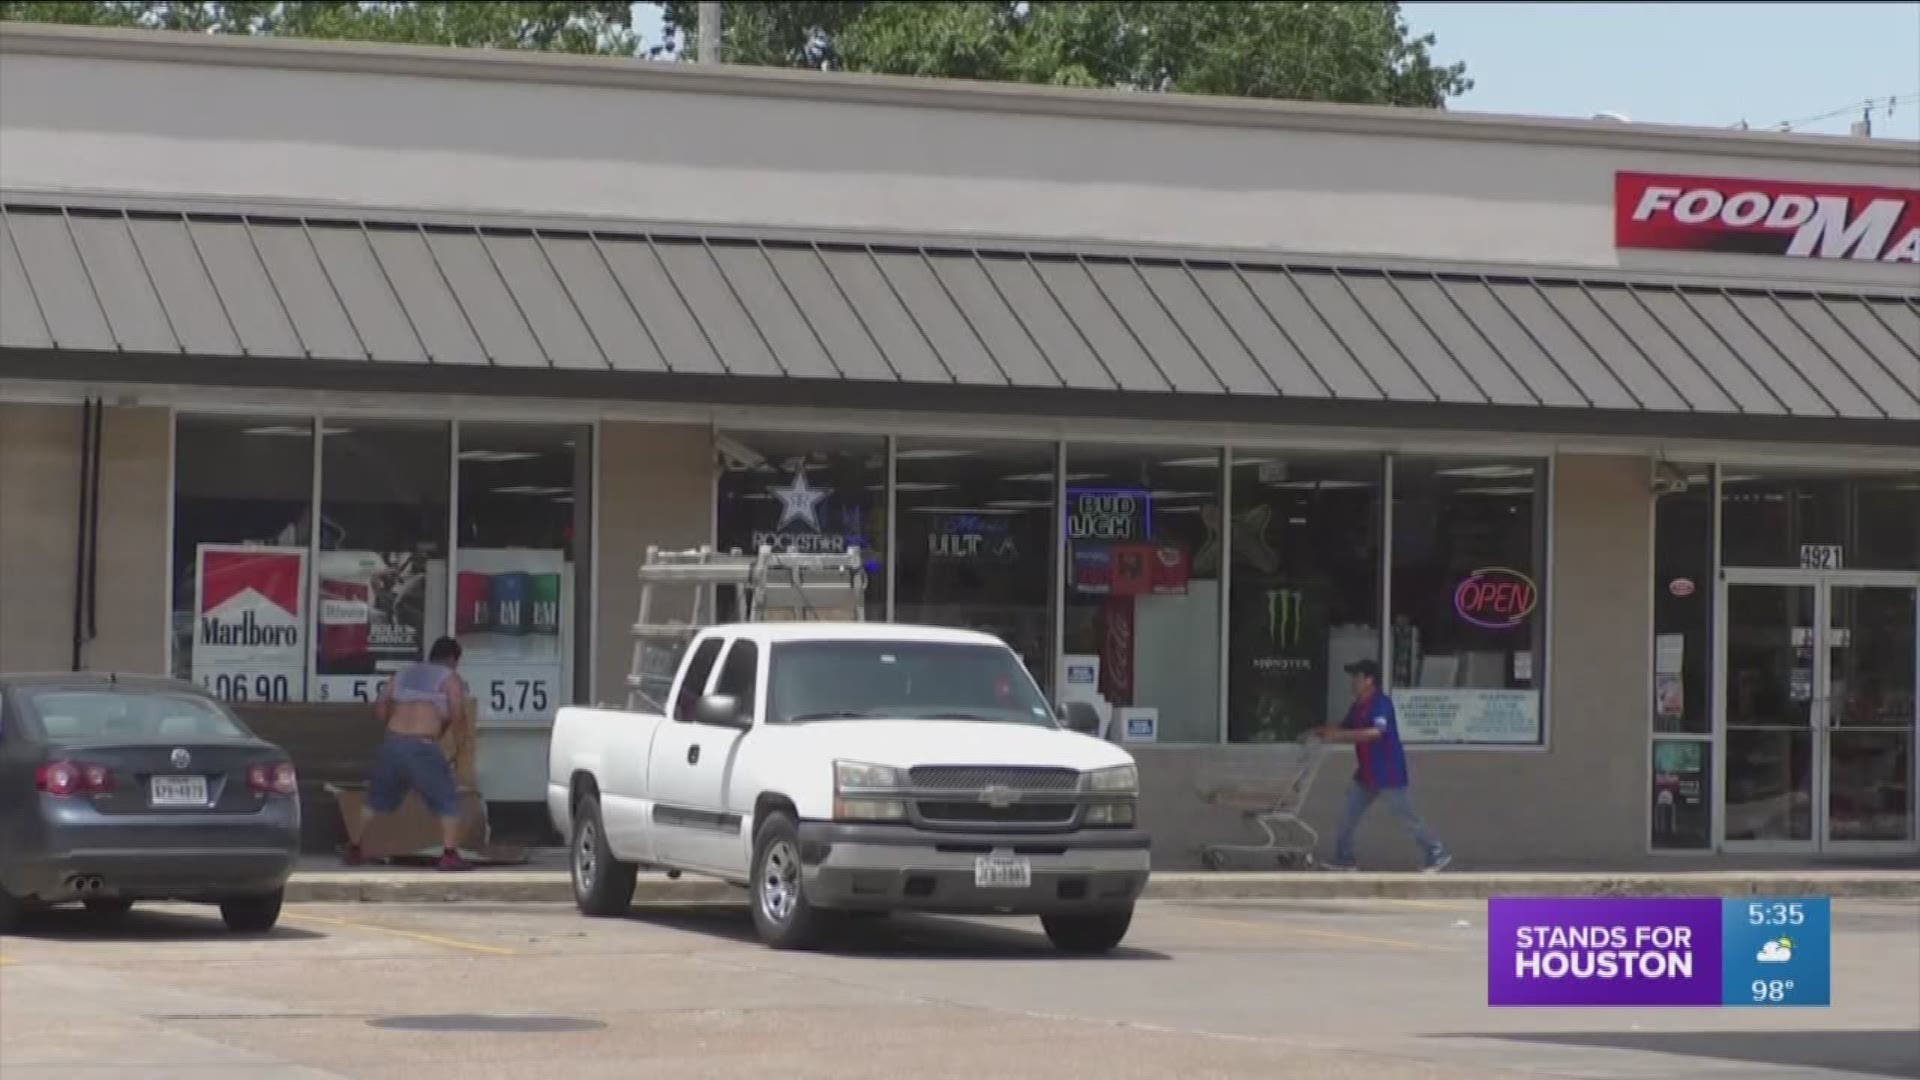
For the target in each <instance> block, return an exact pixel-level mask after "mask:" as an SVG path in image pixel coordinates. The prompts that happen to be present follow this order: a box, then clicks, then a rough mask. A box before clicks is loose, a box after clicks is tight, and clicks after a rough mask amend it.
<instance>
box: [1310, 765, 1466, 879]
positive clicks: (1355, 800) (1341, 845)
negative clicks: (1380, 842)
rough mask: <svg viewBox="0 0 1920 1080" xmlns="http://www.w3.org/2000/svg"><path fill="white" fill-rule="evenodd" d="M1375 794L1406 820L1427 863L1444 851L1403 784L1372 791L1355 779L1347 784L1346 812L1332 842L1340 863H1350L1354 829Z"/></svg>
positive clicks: (1358, 825)
mask: <svg viewBox="0 0 1920 1080" xmlns="http://www.w3.org/2000/svg"><path fill="white" fill-rule="evenodd" d="M1377 798H1384V799H1386V801H1387V809H1388V810H1391V811H1392V812H1393V815H1394V816H1395V817H1397V818H1399V819H1400V820H1401V821H1402V822H1403V823H1405V824H1406V826H1407V828H1408V830H1409V831H1410V832H1412V833H1413V840H1414V843H1416V844H1419V845H1420V853H1421V854H1422V855H1423V856H1425V857H1426V860H1427V862H1428V863H1429V864H1431V863H1433V862H1434V861H1435V860H1437V859H1438V858H1439V857H1440V856H1441V855H1442V854H1443V853H1444V852H1445V851H1446V847H1445V845H1443V844H1441V843H1440V838H1439V837H1437V836H1435V835H1433V834H1432V833H1431V832H1429V831H1427V826H1426V823H1424V822H1422V821H1421V820H1420V815H1419V814H1416V813H1414V810H1413V800H1412V799H1411V798H1409V797H1408V795H1407V789H1406V788H1403V787H1398V788H1382V789H1380V790H1379V791H1374V790H1372V789H1370V788H1368V787H1367V786H1366V785H1364V784H1361V783H1360V782H1359V781H1353V782H1351V783H1350V784H1349V785H1348V787H1347V812H1346V816H1344V817H1342V818H1341V819H1340V836H1339V840H1338V841H1337V842H1336V843H1335V845H1334V859H1335V860H1336V861H1337V862H1339V863H1340V864H1341V865H1343V866H1351V865H1353V862H1354V857H1353V834H1354V831H1355V830H1356V829H1358V828H1359V827H1360V819H1361V817H1363V816H1364V815H1365V814H1366V812H1367V809H1368V808H1369V807H1371V806H1372V805H1373V801H1374V800H1375V799H1377Z"/></svg>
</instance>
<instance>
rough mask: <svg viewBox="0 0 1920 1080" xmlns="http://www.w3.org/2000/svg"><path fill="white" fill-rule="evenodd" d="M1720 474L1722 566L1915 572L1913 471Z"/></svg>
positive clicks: (1919, 492) (1918, 484)
mask: <svg viewBox="0 0 1920 1080" xmlns="http://www.w3.org/2000/svg"><path fill="white" fill-rule="evenodd" d="M1723 472H1724V475H1723V476H1722V478H1721V491H1720V498H1721V511H1720V513H1721V525H1720V535H1721V537H1722V541H1721V544H1722V562H1723V564H1724V565H1726V566H1751V567H1775V568H1777V567H1803V568H1806V569H1814V570H1920V473H1916V472H1905V473H1899V472H1895V473H1886V472H1880V473H1855V474H1841V473H1817V472H1811V471H1795V472H1783V471H1779V470H1766V471H1761V470H1756V469H1742V468H1729V469H1725V470H1723Z"/></svg>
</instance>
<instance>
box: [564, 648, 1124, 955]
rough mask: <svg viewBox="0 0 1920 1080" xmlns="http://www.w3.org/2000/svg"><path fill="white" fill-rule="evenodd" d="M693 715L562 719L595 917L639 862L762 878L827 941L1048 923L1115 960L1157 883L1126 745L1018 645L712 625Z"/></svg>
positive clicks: (690, 668) (796, 929)
mask: <svg viewBox="0 0 1920 1080" xmlns="http://www.w3.org/2000/svg"><path fill="white" fill-rule="evenodd" d="M668 700H669V701H670V702H671V715H668V716H661V715H653V714H647V713H639V712H632V711H627V710H618V709H606V708H586V707H570V708H564V709H561V710H560V714H559V717H558V718H557V720H556V721H555V723H554V727H553V741H552V744H551V748H550V750H549V755H548V783H547V802H548V809H549V812H550V813H551V815H552V817H553V821H554V824H555V825H556V827H557V828H558V829H559V831H560V833H561V835H563V836H566V837H568V838H569V851H570V858H569V862H570V863H571V868H572V877H573V889H574V897H575V900H576V902H577V903H578V904H579V906H580V909H581V910H582V911H583V912H585V913H587V914H589V915H601V916H605V915H618V914H622V913H624V912H625V911H627V910H628V907H629V906H630V904H631V902H632V899H633V889H634V875H635V873H636V871H637V870H639V869H641V868H643V867H645V868H660V869H665V870H669V871H686V872H689V873H697V874H701V875H707V876H713V877H718V878H721V879H724V880H726V881H730V882H733V883H734V884H737V885H742V886H745V887H746V888H747V889H748V890H749V892H750V895H751V900H752V907H753V919H754V924H755V926H756V928H757V929H758V931H759V934H760V937H761V939H762V940H763V941H765V942H766V943H767V944H768V945H771V946H773V947H775V948H787V949H793V948H807V947H810V946H811V945H813V944H815V943H816V942H817V941H818V940H819V939H820V936H821V934H822V932H823V931H824V930H826V929H827V926H828V923H829V922H830V921H831V920H834V919H836V918H841V917H844V916H847V915H849V914H852V913H858V912H888V911H928V912H943V913H951V914H982V915H990V914H1006V915H1038V916H1040V918H1041V921H1042V923H1043V924H1044V925H1045V927H1046V931H1047V934H1048V936H1049V937H1050V938H1051V939H1052V941H1053V942H1054V944H1055V946H1056V947H1058V948H1060V949H1062V950H1063V951H1067V952H1075V953H1095V952H1105V951H1108V950H1110V949H1112V948H1113V947H1115V946H1116V945H1118V944H1119V943H1120V941H1121V939H1122V938H1124V937H1125V936H1126V933H1127V929H1128V926H1129V924H1130V923H1131V922H1132V919H1133V907H1134V902H1135V901H1136V900H1137V899H1138V897H1139V896H1140V893H1141V891H1142V889H1144V888H1145V886H1146V883H1147V876H1148V837H1147V834H1146V833H1145V832H1143V831H1141V830H1140V828H1139V827H1138V823H1137V822H1136V820H1135V815H1136V813H1137V804H1138V801H1139V773H1138V770H1137V769H1136V767H1135V765H1134V763H1133V759H1132V757H1131V756H1130V755H1128V754H1127V752H1126V751H1124V750H1122V749H1121V748H1120V747H1118V746H1115V745H1113V744H1112V743H1109V742H1105V741H1103V740H1100V739H1097V738H1094V737H1092V736H1089V735H1084V734H1080V733H1077V732H1074V731H1071V730H1068V729H1067V728H1066V727H1065V726H1064V725H1063V724H1062V722H1061V721H1060V720H1059V719H1058V717H1057V715H1056V711H1055V710H1054V709H1053V708H1051V707H1050V706H1049V705H1048V703H1047V701H1046V698H1045V697H1044V695H1042V693H1041V692H1040V688H1039V687H1038V686H1037V685H1036V684H1035V683H1034V680H1033V678H1032V676H1031V675H1030V674H1029V673H1028V672H1027V669H1026V667H1025V665H1024V664H1022V663H1021V661H1020V657H1019V656H1018V655H1017V654H1016V653H1015V652H1014V651H1013V650H1012V649H1010V648H1009V647H1008V646H1007V645H1006V644H1005V643H1004V642H1002V641H1000V640H999V639H998V638H995V637H992V636H990V635H986V634H979V633H973V632H969V631H959V630H945V629H935V628H930V627H920V626H903V625H895V624H883V623H857V622H856V623H822V622H762V623H746V624H738V625H731V626H714V627H709V628H707V629H705V630H703V631H701V632H700V633H699V635H698V636H696V637H695V638H694V639H693V640H692V642H691V643H690V644H689V645H688V647H687V650H686V653H685V655H684V658H683V659H682V661H681V664H680V667H679V670H678V672H677V674H675V676H674V681H673V687H672V690H671V691H670V692H669V697H668Z"/></svg>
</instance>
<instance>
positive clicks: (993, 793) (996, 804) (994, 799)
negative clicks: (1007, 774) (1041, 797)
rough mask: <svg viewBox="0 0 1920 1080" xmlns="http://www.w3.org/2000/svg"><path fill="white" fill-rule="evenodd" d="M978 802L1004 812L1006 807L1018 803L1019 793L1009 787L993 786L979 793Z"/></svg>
mask: <svg viewBox="0 0 1920 1080" xmlns="http://www.w3.org/2000/svg"><path fill="white" fill-rule="evenodd" d="M980 801H981V802H983V803H986V804H987V805H988V806H991V807H993V808H994V809H995V810H1005V809H1006V808H1007V807H1009V806H1012V805H1013V804H1014V803H1016V802H1019V801H1020V793H1019V792H1017V791H1015V790H1013V789H1012V788H1010V787H1003V786H1002V785H999V784H995V785H994V786H992V787H990V788H988V789H986V790H985V791H982V792H981V793H980Z"/></svg>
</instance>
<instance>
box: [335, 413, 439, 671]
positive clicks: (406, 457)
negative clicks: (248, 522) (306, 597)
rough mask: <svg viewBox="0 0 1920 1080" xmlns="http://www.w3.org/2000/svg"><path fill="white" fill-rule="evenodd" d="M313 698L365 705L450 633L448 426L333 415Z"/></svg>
mask: <svg viewBox="0 0 1920 1080" xmlns="http://www.w3.org/2000/svg"><path fill="white" fill-rule="evenodd" d="M320 456H321V466H320V476H321V480H320V525H319V555H318V559H319V566H318V568H317V574H316V576H317V580H318V582H319V585H318V590H317V594H316V600H317V602H316V604H315V607H316V609H317V610H316V613H315V614H316V624H317V630H316V631H315V637H316V639H317V648H316V650H315V658H314V679H313V681H312V692H311V694H310V695H309V696H310V697H311V698H312V699H313V700H315V701H335V702H366V701H372V700H374V698H376V697H378V696H379V693H380V687H381V685H382V684H383V683H384V682H385V681H386V679H387V677H388V676H389V675H391V674H392V673H393V672H394V671H397V670H399V668H401V667H402V666H404V665H405V664H407V663H410V662H412V661H416V660H420V659H423V658H424V657H425V655H426V649H427V646H428V645H429V644H431V643H432V641H433V639H434V638H436V637H438V636H440V635H441V634H443V633H445V632H446V613H447V592H446V590H447V584H448V583H447V502H448V488H449V486H450V480H449V472H450V468H449V462H450V461H451V459H452V446H451V439H450V432H449V430H448V426H447V425H446V424H428V423H400V422H392V421H380V422H368V421H360V420H352V421H337V422H329V426H328V428H327V431H326V432H325V434H324V435H323V437H322V438H321V440H320Z"/></svg>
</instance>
